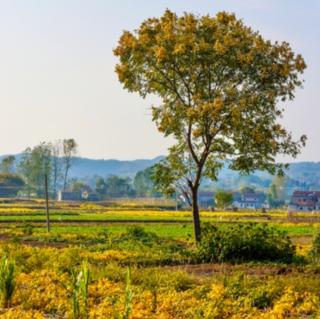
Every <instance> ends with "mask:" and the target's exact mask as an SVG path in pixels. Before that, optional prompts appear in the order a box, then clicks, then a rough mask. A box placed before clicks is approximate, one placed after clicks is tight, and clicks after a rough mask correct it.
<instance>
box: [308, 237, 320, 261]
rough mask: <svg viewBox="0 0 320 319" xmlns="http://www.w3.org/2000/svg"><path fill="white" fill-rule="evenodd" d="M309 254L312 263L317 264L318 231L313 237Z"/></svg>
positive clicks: (319, 240) (318, 254) (318, 256)
mask: <svg viewBox="0 0 320 319" xmlns="http://www.w3.org/2000/svg"><path fill="white" fill-rule="evenodd" d="M309 256H310V257H311V259H312V262H313V263H316V264H318V263H319V262H320V232H319V233H317V234H316V235H315V237H314V239H313V243H312V248H311V250H310V253H309Z"/></svg>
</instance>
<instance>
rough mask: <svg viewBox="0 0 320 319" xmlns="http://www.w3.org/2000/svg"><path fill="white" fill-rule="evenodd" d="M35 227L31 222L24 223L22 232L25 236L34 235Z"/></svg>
mask: <svg viewBox="0 0 320 319" xmlns="http://www.w3.org/2000/svg"><path fill="white" fill-rule="evenodd" d="M33 231H34V227H33V225H32V224H31V223H29V222H24V223H23V225H22V232H23V234H24V235H28V236H31V235H32V234H33Z"/></svg>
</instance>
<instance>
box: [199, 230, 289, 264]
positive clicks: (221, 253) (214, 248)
mask: <svg viewBox="0 0 320 319" xmlns="http://www.w3.org/2000/svg"><path fill="white" fill-rule="evenodd" d="M294 255H295V247H294V246H293V244H292V242H291V240H290V238H289V237H288V235H287V234H286V233H285V232H282V231H279V230H277V229H275V228H274V227H268V226H265V225H264V226H261V225H255V224H244V225H239V224H237V225H232V226H226V227H220V228H218V227H216V226H213V225H210V224H207V225H205V226H204V227H203V229H202V238H201V242H200V244H199V247H198V257H199V258H200V261H202V262H226V261H230V262H241V261H251V260H252V261H282V262H292V259H293V257H294Z"/></svg>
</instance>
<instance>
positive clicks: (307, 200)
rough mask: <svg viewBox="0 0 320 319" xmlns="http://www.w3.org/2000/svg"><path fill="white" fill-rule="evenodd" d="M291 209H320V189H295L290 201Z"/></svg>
mask: <svg viewBox="0 0 320 319" xmlns="http://www.w3.org/2000/svg"><path fill="white" fill-rule="evenodd" d="M289 210H294V211H314V210H320V191H294V193H293V194H292V196H291V200H290V203H289Z"/></svg>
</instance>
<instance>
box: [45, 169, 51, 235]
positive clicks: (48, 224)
mask: <svg viewBox="0 0 320 319" xmlns="http://www.w3.org/2000/svg"><path fill="white" fill-rule="evenodd" d="M44 192H45V197H46V213H47V231H48V233H49V232H50V215H49V195H48V175H47V174H44Z"/></svg>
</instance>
